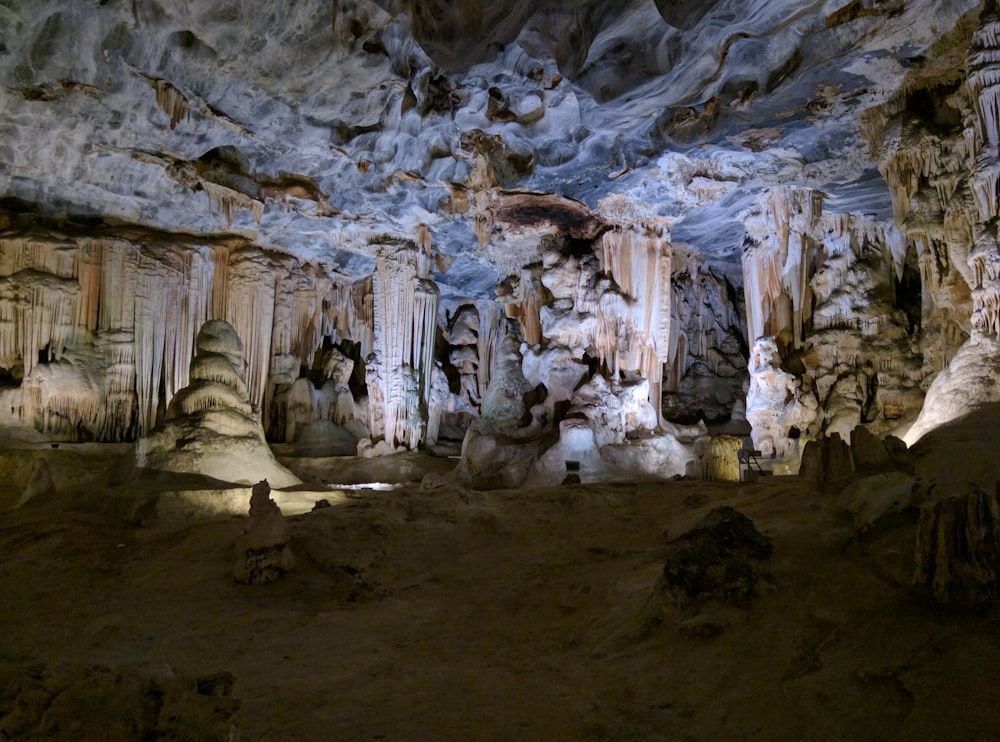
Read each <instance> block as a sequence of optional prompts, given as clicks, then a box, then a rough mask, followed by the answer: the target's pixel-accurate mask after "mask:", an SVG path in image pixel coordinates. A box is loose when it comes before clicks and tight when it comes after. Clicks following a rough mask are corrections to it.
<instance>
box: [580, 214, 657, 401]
mask: <svg viewBox="0 0 1000 742" xmlns="http://www.w3.org/2000/svg"><path fill="white" fill-rule="evenodd" d="M672 255H673V253H672V250H671V246H670V242H669V240H668V239H667V238H666V237H664V236H663V234H662V233H660V232H658V231H654V230H643V231H639V230H637V229H621V230H612V231H608V232H605V233H604V234H603V235H602V236H601V244H600V253H599V255H598V258H599V260H600V266H601V270H602V271H603V272H604V273H606V274H608V275H609V276H610V277H611V278H612V279H613V280H614V282H615V283H616V284H617V287H618V290H617V291H606V292H604V293H603V294H602V295H601V296H600V298H599V301H598V306H599V310H598V313H597V336H596V338H595V345H596V348H597V353H598V356H599V358H600V359H601V360H602V361H603V362H604V363H606V364H607V366H608V368H609V369H610V370H611V371H612V373H614V374H616V375H617V374H618V373H619V372H620V371H637V372H638V373H639V374H640V375H641V376H642V377H643V378H645V379H648V380H649V382H650V385H651V392H652V394H654V395H655V394H658V392H659V388H660V382H661V380H662V378H663V364H664V363H666V362H667V360H668V359H669V356H670V275H671V262H672ZM653 387H655V388H653Z"/></svg>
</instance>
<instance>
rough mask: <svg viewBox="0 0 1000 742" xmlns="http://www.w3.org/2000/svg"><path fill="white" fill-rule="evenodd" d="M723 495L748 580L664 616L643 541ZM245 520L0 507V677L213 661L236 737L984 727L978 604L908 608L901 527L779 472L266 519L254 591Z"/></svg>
mask: <svg viewBox="0 0 1000 742" xmlns="http://www.w3.org/2000/svg"><path fill="white" fill-rule="evenodd" d="M436 465H437V466H440V462H438V463H437V464H436ZM92 490H93V486H92ZM724 504H725V505H731V506H733V507H735V508H736V509H738V510H739V511H741V512H743V513H745V514H746V515H748V516H749V517H751V518H752V519H753V520H754V522H755V524H756V526H757V527H758V529H759V530H760V531H761V532H763V533H764V534H765V535H766V536H767V537H769V538H770V539H771V540H772V541H773V544H774V553H773V556H772V557H771V559H770V560H769V562H767V563H766V569H767V570H768V572H769V573H770V578H769V579H768V580H766V582H765V583H764V584H763V586H762V589H761V590H760V594H759V595H758V596H757V597H756V598H754V599H753V600H751V601H750V602H748V603H745V604H740V605H732V604H727V603H724V602H720V601H709V602H699V603H694V604H691V605H688V606H684V607H678V606H675V605H673V604H672V603H671V601H669V600H668V599H667V597H666V596H665V595H664V594H663V591H662V590H661V589H660V584H659V580H660V575H661V573H662V567H663V562H664V557H665V554H666V549H667V544H668V542H669V541H670V540H671V539H674V538H676V537H678V536H680V535H681V534H682V533H684V532H685V531H686V530H688V529H689V528H691V527H692V526H693V525H695V524H696V523H697V522H698V521H699V520H701V519H702V518H703V517H704V516H705V515H706V514H707V513H708V511H709V510H711V509H712V508H713V507H716V506H718V505H724ZM243 522H244V521H243V519H242V518H239V517H221V518H208V519H197V520H193V521H189V522H186V523H161V524H157V525H153V526H147V527H134V526H124V525H121V524H120V523H116V522H113V521H111V520H109V519H108V518H106V517H103V516H99V515H94V514H93V513H86V512H79V511H74V510H69V509H64V508H52V507H42V506H34V507H32V506H31V505H30V504H29V506H27V507H24V508H22V509H20V510H15V511H11V512H6V513H2V514H0V553H2V554H3V561H2V565H0V595H2V596H3V599H2V602H0V621H2V624H3V626H4V627H5V631H4V639H3V641H2V642H0V671H8V670H10V669H11V668H15V667H18V666H23V665H25V664H28V663H54V662H72V663H83V664H92V663H98V664H104V665H111V666H117V665H134V664H143V665H154V666H156V665H163V664H166V665H169V666H170V667H171V668H173V669H174V670H175V671H177V672H181V673H185V674H189V675H200V674H207V673H213V672H217V671H221V670H229V671H231V672H232V673H234V675H235V676H236V689H235V695H236V696H237V697H238V698H239V699H240V701H241V702H242V707H241V709H240V711H239V712H238V715H237V717H236V718H237V722H238V724H239V727H240V729H241V730H242V732H243V733H244V735H245V738H247V739H250V740H324V739H343V740H367V739H390V740H687V739H690V740H789V739H798V740H810V739H811V740H886V739H900V740H951V739H954V740H989V739H998V738H1000V726H998V722H1000V612H997V611H995V610H994V611H991V612H988V613H979V614H975V615H972V616H960V615H949V614H943V613H941V612H939V611H936V610H934V609H931V608H929V607H927V606H925V605H924V604H922V603H921V602H919V601H918V600H916V599H915V597H914V596H913V595H912V593H911V592H910V590H909V587H908V583H909V578H910V574H911V572H912V568H913V553H912V549H913V535H914V527H913V525H912V524H903V525H900V526H898V527H895V528H891V529H888V530H886V531H884V532H882V533H880V534H876V535H874V536H871V537H869V538H868V539H866V540H858V539H857V538H855V537H854V536H853V530H852V527H851V524H850V521H849V520H848V519H847V518H846V517H845V516H844V515H843V513H842V512H841V509H840V508H839V507H838V506H837V504H836V503H835V502H834V501H833V500H832V498H831V497H830V496H828V495H819V494H815V493H810V492H808V491H804V488H803V487H802V485H801V484H800V482H799V481H798V479H797V478H771V479H765V480H762V481H760V482H758V483H753V484H714V483H705V482H696V481H679V482H671V483H652V482H650V483H626V484H591V485H569V486H563V487H557V488H551V489H544V490H536V491H527V490H521V491H495V492H474V491H467V490H463V489H459V488H457V487H453V486H450V485H441V486H437V487H435V488H428V487H426V486H425V487H424V488H421V487H420V485H418V484H411V485H407V486H405V487H403V488H401V489H397V490H394V491H367V490H356V491H352V492H350V493H348V495H347V496H346V497H345V498H344V499H341V500H340V501H338V504H335V505H334V506H332V507H329V508H323V509H320V510H317V511H315V512H311V513H305V514H302V515H297V516H293V517H291V518H290V522H291V528H292V534H293V541H292V548H293V550H294V552H295V554H296V557H297V559H298V566H297V569H296V570H295V571H294V572H292V573H290V574H289V575H287V576H286V577H285V578H284V579H283V580H281V581H280V582H278V583H275V584H272V585H267V586H260V587H248V586H242V585H238V584H236V583H235V582H234V581H233V579H232V566H233V544H234V542H235V541H236V538H237V537H238V535H239V534H240V532H241V528H242V525H243Z"/></svg>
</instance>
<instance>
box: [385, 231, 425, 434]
mask: <svg viewBox="0 0 1000 742" xmlns="http://www.w3.org/2000/svg"><path fill="white" fill-rule="evenodd" d="M421 262H422V261H421V260H420V256H419V254H418V251H417V250H416V249H415V248H414V247H413V246H410V245H403V246H384V247H381V248H379V251H378V256H377V259H376V268H375V275H374V277H373V293H374V300H375V301H374V331H375V338H374V340H375V342H374V345H375V349H374V353H373V356H374V357H370V358H369V363H370V364H372V365H374V368H370V369H369V390H368V391H369V430H370V431H371V434H372V438H373V439H375V438H383V439H384V440H385V441H387V442H388V443H389V445H390V446H392V447H396V446H398V445H405V446H407V447H409V448H411V449H413V448H416V447H417V446H418V444H419V443H420V442H421V441H422V440H423V437H424V434H425V425H426V408H427V401H428V399H429V397H430V387H431V382H432V368H433V357H434V356H433V354H434V341H435V333H436V331H437V306H438V289H437V287H436V286H435V285H434V283H433V282H432V281H431V280H430V278H429V277H428V276H421V275H420V273H421V271H420V267H421V266H420V264H421ZM373 386H377V387H378V388H377V389H375V390H374V391H373V389H372V387H373Z"/></svg>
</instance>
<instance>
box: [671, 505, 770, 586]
mask: <svg viewBox="0 0 1000 742" xmlns="http://www.w3.org/2000/svg"><path fill="white" fill-rule="evenodd" d="M773 549H774V547H773V545H772V544H771V542H770V541H768V540H767V539H766V538H765V537H764V536H762V535H761V534H760V533H759V532H758V531H757V529H756V528H755V527H754V524H753V521H752V520H750V519H749V518H748V517H747V516H745V515H743V514H742V513H740V512H738V511H736V510H734V509H733V508H731V507H728V506H724V507H718V508H715V509H714V510H712V511H711V512H710V513H709V514H708V515H706V516H705V518H704V520H702V522H701V523H699V524H698V525H697V526H696V527H695V528H693V529H691V530H690V531H688V532H687V533H685V534H684V535H683V536H681V538H680V539H679V541H678V543H677V544H675V545H674V546H673V547H672V548H671V550H670V553H669V554H668V556H667V561H666V563H665V564H664V567H663V576H664V578H665V581H666V587H667V591H668V593H669V594H670V595H671V596H672V598H673V600H674V601H676V602H677V603H685V602H688V601H691V600H694V599H701V600H705V599H710V598H721V599H725V600H733V601H740V600H746V599H748V598H752V597H753V596H754V595H755V594H756V591H757V582H758V580H759V579H760V578H761V570H760V567H759V562H760V561H762V560H765V559H768V558H769V557H770V556H771V552H772V551H773Z"/></svg>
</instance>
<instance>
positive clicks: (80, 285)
mask: <svg viewBox="0 0 1000 742" xmlns="http://www.w3.org/2000/svg"><path fill="white" fill-rule="evenodd" d="M418 5H419V4H416V5H414V4H413V3H409V2H406V1H403V0H399V1H394V2H388V1H387V0H386V1H384V2H383V1H381V0H345V1H344V2H336V3H334V4H333V5H332V6H331V5H330V4H323V3H320V2H318V0H307V1H306V2H304V3H302V4H300V6H299V7H297V9H296V11H295V12H294V13H292V14H291V15H287V17H286V15H283V14H280V13H272V12H268V10H267V9H266V8H265V9H263V10H262V9H260V8H258V7H257V6H254V7H250V5H248V4H247V3H246V2H235V3H233V4H232V7H231V8H228V9H227V10H226V11H225V12H221V11H217V9H215V8H213V7H210V4H206V3H204V2H203V1H202V0H196V1H195V2H194V3H193V4H192V5H191V7H190V8H189V7H187V6H185V8H184V9H180V8H177V7H174V6H173V5H171V4H169V3H168V4H167V5H166V6H164V7H162V8H160V6H159V5H158V6H157V7H156V8H152V9H151V8H146V7H145V6H144V7H141V8H140V7H136V8H134V9H131V10H130V9H128V8H126V7H125V6H121V7H119V6H118V5H113V4H104V5H98V6H95V7H87V8H84V7H82V6H81V7H80V8H72V9H66V8H62V7H61V6H59V5H58V4H57V3H53V2H42V3H40V4H39V3H34V4H22V5H19V6H18V7H16V8H9V9H7V11H6V15H5V16H4V23H5V26H6V27H8V28H11V29H15V31H14V33H12V34H10V39H9V40H5V41H4V45H3V47H2V48H0V99H2V100H0V111H3V113H2V114H0V131H2V132H3V142H4V144H3V146H2V147H0V165H2V166H3V167H0V424H2V425H3V426H5V427H13V426H20V427H30V428H33V429H35V430H37V431H39V432H41V433H42V434H43V435H44V436H45V437H46V438H47V439H49V440H53V441H56V440H62V441H100V442H117V441H128V442H132V441H136V440H138V439H140V438H142V437H144V436H148V435H150V434H151V432H152V431H153V430H154V429H156V428H157V426H159V425H161V424H162V423H163V422H164V416H165V415H166V413H167V411H168V410H170V409H171V408H172V406H173V405H174V400H175V398H176V397H177V396H178V395H179V393H180V391H181V390H182V389H184V388H185V387H187V386H188V384H189V382H190V381H191V379H190V378H189V364H190V362H191V359H192V357H193V356H194V355H195V352H196V347H195V341H196V336H197V333H198V329H199V328H200V327H201V326H202V324H203V323H204V322H206V321H207V320H209V319H222V320H225V321H227V322H229V323H230V324H231V325H232V326H233V327H234V328H235V330H236V333H237V334H238V335H239V336H240V337H241V338H243V341H244V351H245V358H246V362H247V367H246V372H245V383H246V387H247V397H248V400H249V403H250V404H251V405H253V406H254V407H256V408H258V409H259V410H260V416H261V423H262V425H263V429H264V431H265V433H266V435H267V438H268V440H270V441H272V442H288V443H303V440H300V439H301V438H302V437H303V436H304V437H305V439H308V441H313V442H315V441H336V442H337V443H338V445H339V444H342V443H343V442H344V441H354V440H357V449H356V450H357V451H358V452H361V453H364V454H365V455H372V454H385V453H392V452H396V451H399V450H401V449H410V450H413V449H419V448H421V447H424V446H437V445H439V444H441V443H442V442H443V443H447V444H448V445H455V444H457V442H458V440H460V439H461V438H462V437H463V436H465V435H466V434H467V432H468V431H470V430H472V427H473V426H474V424H475V420H476V419H477V418H479V417H480V416H485V417H486V418H489V417H490V416H491V415H495V414H497V413H498V408H497V404H498V403H499V400H498V399H497V398H495V397H494V398H492V399H491V398H490V389H491V386H492V385H491V380H492V377H493V375H494V374H495V373H497V372H501V371H500V368H499V367H500V365H502V363H501V356H504V355H505V354H506V353H507V351H501V345H502V343H503V342H505V341H504V338H506V337H507V335H508V333H510V334H512V335H513V337H514V339H515V341H516V343H517V345H518V348H519V349H520V350H519V355H520V361H519V363H520V364H521V366H522V368H521V375H522V376H523V377H524V379H525V380H526V383H527V384H530V387H531V388H530V390H521V389H520V388H518V389H517V390H516V391H515V392H514V393H513V394H514V396H515V397H519V398H520V399H521V401H520V402H518V404H521V403H523V404H525V405H526V409H525V411H524V413H525V414H526V415H527V416H528V417H526V418H525V420H524V421H523V423H522V424H520V427H521V428H527V429H528V430H530V432H531V435H532V436H534V438H535V439H536V440H535V441H534V443H533V444H532V445H533V446H534V447H535V449H536V455H535V460H539V457H542V456H544V454H545V451H547V450H548V449H549V448H551V446H552V445H553V444H554V441H557V440H559V437H560V435H561V431H564V432H565V433H566V435H567V436H570V437H573V438H574V440H575V441H576V442H575V443H573V444H572V446H571V447H579V445H578V444H579V440H577V438H578V437H579V436H580V435H581V433H580V431H579V430H578V427H579V424H580V423H578V422H572V423H566V424H564V422H565V421H566V420H574V421H576V420H586V421H587V422H586V425H587V426H589V428H590V429H591V431H592V433H593V436H594V439H595V441H596V446H597V449H598V451H601V450H604V449H606V448H607V447H609V446H618V445H624V444H625V442H626V441H637V440H640V439H648V438H651V437H654V436H657V435H660V434H661V433H662V432H663V431H665V430H667V425H666V423H667V422H668V421H670V420H674V421H676V422H680V423H689V422H692V421H696V420H698V419H699V418H701V419H704V420H705V421H707V422H708V423H711V424H713V425H716V424H718V425H722V424H724V423H726V422H727V421H730V420H733V419H735V420H736V421H740V420H741V418H740V415H741V414H742V413H743V410H745V415H746V419H747V420H748V421H749V422H750V424H751V427H752V429H753V431H754V433H753V435H754V436H755V437H754V446H755V447H756V448H758V449H761V450H762V451H765V452H766V453H769V454H774V455H776V456H778V457H783V458H787V461H786V462H784V463H782V466H783V467H784V468H786V469H788V470H794V468H795V462H796V461H797V454H798V444H793V443H792V441H793V440H795V438H794V437H793V436H795V435H799V436H800V438H799V440H802V439H803V437H804V436H808V435H818V434H827V435H832V434H834V433H836V434H839V435H840V436H841V437H842V438H846V436H847V435H848V434H850V432H851V431H852V430H854V429H855V427H856V426H857V425H859V424H861V425H865V426H866V427H867V428H868V429H869V430H870V431H871V432H872V433H873V434H874V435H877V436H883V435H885V434H887V433H894V432H895V433H898V434H900V435H903V434H904V433H905V434H906V435H907V440H909V441H910V442H913V441H915V440H916V439H918V438H919V437H920V436H922V435H924V434H926V432H927V431H929V430H930V429H932V428H933V427H934V426H936V425H939V424H941V423H943V422H946V421H947V420H949V419H952V418H954V417H956V416H958V415H960V414H961V413H962V412H964V411H968V410H971V409H975V408H977V407H978V406H980V405H981V404H985V403H988V402H989V401H991V400H996V399H1000V385H998V384H997V383H996V380H995V379H996V377H997V376H998V374H997V373H993V372H994V371H996V370H997V368H1000V362H998V360H997V359H998V358H1000V350H998V341H997V333H998V331H1000V320H998V319H997V313H998V309H997V307H998V305H1000V304H998V301H997V299H996V294H997V285H996V284H997V282H998V281H1000V278H998V276H1000V257H997V256H998V254H1000V253H998V251H997V239H998V231H997V230H998V226H997V225H998V219H1000V217H998V207H997V203H998V201H1000V198H998V191H997V183H998V176H997V173H998V172H1000V168H998V166H997V162H998V154H997V151H998V147H1000V144H998V142H1000V134H998V131H1000V125H998V123H997V116H998V115H1000V114H998V108H997V105H996V90H997V89H998V88H997V84H996V80H995V79H994V78H996V69H995V67H996V61H995V59H994V57H995V56H996V53H995V52H996V47H997V38H998V32H997V29H998V27H1000V26H998V24H1000V21H998V18H997V13H996V9H995V8H994V7H993V5H992V4H990V3H983V2H977V1H976V0H961V1H959V2H954V3H948V4H941V3H931V2H928V0H918V1H917V2H913V3H909V4H905V5H902V6H899V7H897V6H896V5H893V4H889V5H884V4H883V5H879V6H877V7H875V6H873V7H868V5H867V4H864V3H862V4H861V5H859V4H858V3H857V2H854V3H846V4H842V5H841V6H839V7H835V6H830V7H825V6H824V7H823V8H819V7H816V8H810V9H806V10H803V9H802V8H800V7H798V6H797V5H795V4H794V3H792V2H791V0H779V1H778V2H764V0H753V2H751V4H750V5H749V6H748V7H747V8H741V9H740V10H739V12H738V13H737V12H735V11H733V9H732V8H730V7H729V6H730V5H731V3H727V2H721V3H716V4H704V5H700V6H698V7H694V6H693V5H692V6H690V7H688V6H684V7H679V6H678V7H673V6H670V7H668V5H670V4H669V3H663V2H655V3H645V4H641V3H640V4H632V5H615V6H613V7H612V6H609V5H608V4H606V3H599V2H597V1H596V0H585V1H584V2H582V3H580V4H578V5H579V7H574V9H573V11H572V12H569V11H567V10H566V8H562V7H557V6H559V4H558V3H556V4H555V5H552V6H551V7H549V6H545V7H543V8H535V7H534V6H530V7H529V4H525V3H523V2H520V0H516V1H515V0H501V1H500V2H499V3H498V4H496V5H495V6H494V7H491V8H490V9H488V10H486V11H483V10H482V9H481V8H476V9H473V6H472V5H470V4H469V3H466V2H460V3H456V4H451V5H448V7H444V5H442V4H441V3H437V4H435V5H434V8H433V9H432V11H427V12H425V11H426V9H425V8H422V7H418ZM792 16H794V18H795V22H794V23H789V22H788V19H789V18H790V17H792ZM303 28H309V29H314V31H315V33H313V34H312V35H308V38H306V37H305V36H303V33H302V31H301V29H303ZM233 29H239V33H234V32H233ZM248 49H251V52H250V53H248V51H247V50H248ZM707 49H711V50H715V51H716V52H717V53H712V54H706V53H705V50H707ZM638 50H643V51H642V53H639V51H638ZM789 111H801V112H803V113H802V115H795V116H789V115H788V112H789ZM47 140H51V141H54V142H58V146H53V147H39V146H37V145H36V143H37V142H39V141H47ZM164 318H165V321H163V320H164ZM761 338H765V339H770V340H768V341H766V342H768V343H770V345H768V346H767V348H766V349H765V350H764V351H760V350H759V349H758V350H755V344H756V343H757V342H758V340H759V339H761ZM503 362H505V361H503ZM984 371H985V372H984ZM502 373H507V372H506V371H502ZM748 374H749V377H748ZM744 385H746V387H747V390H746V393H745V391H744ZM529 391H530V392H531V394H533V395H534V397H532V398H530V399H529V396H530V395H529V394H527V392H529ZM925 394H926V401H925ZM918 415H919V419H918ZM529 417H530V420H529V419H528V418H529ZM519 422H520V421H519ZM492 427H493V423H492V422H490V421H489V420H487V424H486V428H492ZM483 430H484V429H482V428H480V429H479V432H478V433H477V435H481V434H482V432H483ZM489 434H491V435H493V434H495V431H494V432H491V433H489ZM519 435H520V438H519V439H518V445H521V443H524V442H525V435H527V433H525V431H522V433H521V434H519ZM310 445H312V444H311V443H310ZM567 445H569V444H567ZM661 448H662V449H663V450H667V448H671V446H669V445H668V446H661ZM303 450H305V449H303ZM554 456H555V454H553V457H554ZM675 463H676V464H677V465H676V466H674V465H671V468H673V469H674V470H676V469H678V468H680V463H679V462H675ZM272 481H274V482H275V483H277V480H272Z"/></svg>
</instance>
